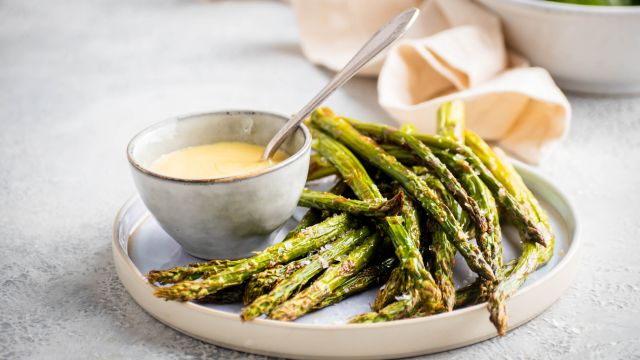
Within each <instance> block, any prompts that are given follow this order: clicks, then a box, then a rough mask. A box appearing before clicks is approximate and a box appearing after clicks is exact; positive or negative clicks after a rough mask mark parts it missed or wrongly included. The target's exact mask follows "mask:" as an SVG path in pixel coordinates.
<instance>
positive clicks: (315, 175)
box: [307, 154, 337, 181]
mask: <svg viewBox="0 0 640 360" xmlns="http://www.w3.org/2000/svg"><path fill="white" fill-rule="evenodd" d="M336 173H337V171H336V168H334V167H333V165H331V163H330V162H328V161H327V159H325V158H323V157H322V156H320V155H318V154H313V155H311V158H310V159H309V172H308V174H307V181H313V180H317V179H322V178H323V177H326V176H329V175H335V174H336Z"/></svg>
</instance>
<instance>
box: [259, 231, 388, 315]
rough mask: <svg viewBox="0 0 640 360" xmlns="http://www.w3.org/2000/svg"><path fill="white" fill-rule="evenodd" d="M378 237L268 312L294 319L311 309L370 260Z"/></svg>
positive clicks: (369, 238) (364, 242)
mask: <svg viewBox="0 0 640 360" xmlns="http://www.w3.org/2000/svg"><path fill="white" fill-rule="evenodd" d="M378 242H379V237H378V235H377V234H373V235H371V236H369V237H368V238H367V239H365V240H364V241H363V242H362V243H361V244H360V245H358V247H356V248H355V249H353V251H351V252H350V253H349V255H347V256H346V257H344V258H343V259H341V260H340V262H338V263H336V264H334V265H331V266H330V267H329V268H328V269H327V270H326V271H325V272H324V273H323V274H322V276H320V278H319V279H317V280H316V281H314V282H313V283H312V284H311V285H310V286H309V287H307V288H306V289H304V290H303V291H301V292H299V293H298V294H297V295H296V296H294V297H293V298H292V299H290V300H288V301H286V302H284V303H282V304H280V305H279V306H278V307H276V308H275V309H273V311H272V312H271V313H270V314H269V317H270V318H271V319H275V320H287V321H291V320H295V319H297V318H299V317H300V316H302V315H304V314H306V313H308V312H309V311H311V310H313V308H315V306H316V305H318V304H319V303H320V302H322V300H324V299H325V298H326V297H327V296H329V295H330V294H331V292H333V291H334V290H335V289H337V288H338V287H339V286H340V285H342V284H344V283H345V281H347V279H349V278H350V277H352V276H354V275H355V274H356V273H358V272H359V271H360V270H362V269H363V268H364V267H365V266H366V265H367V264H368V263H369V261H370V260H371V258H372V257H373V254H374V250H375V248H376V245H378Z"/></svg>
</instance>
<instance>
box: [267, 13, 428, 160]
mask: <svg viewBox="0 0 640 360" xmlns="http://www.w3.org/2000/svg"><path fill="white" fill-rule="evenodd" d="M419 13H420V10H418V9H416V8H410V9H407V10H405V11H403V12H402V13H400V14H399V15H397V16H396V17H394V18H393V19H391V21H389V22H388V23H386V24H385V25H384V26H383V27H381V28H380V30H378V31H377V32H376V33H375V34H374V35H373V36H372V37H371V39H369V41H367V42H366V43H365V44H364V45H363V46H362V48H360V50H359V51H358V52H357V53H356V54H355V55H354V56H353V58H351V60H349V62H348V63H347V65H345V66H344V68H342V70H340V71H339V72H338V73H337V74H336V75H335V76H334V77H333V79H331V81H330V82H329V83H328V84H327V85H325V87H324V88H322V90H321V91H320V92H319V93H318V94H317V95H316V96H315V97H314V98H313V99H311V101H310V102H309V103H308V104H307V105H305V107H303V108H302V109H301V110H300V111H299V112H298V113H297V114H295V115H293V116H292V117H291V119H290V120H289V121H287V123H286V124H284V126H283V127H282V128H281V129H280V130H279V131H278V132H277V133H276V134H275V136H274V137H273V138H272V139H271V140H270V141H269V143H268V144H267V147H266V148H265V149H264V153H262V160H267V159H269V158H270V157H271V155H273V153H275V152H276V150H278V148H279V147H280V145H282V142H284V140H285V139H286V138H287V137H288V136H289V135H291V133H293V131H295V129H296V128H297V127H298V125H299V124H300V122H302V121H303V120H304V119H306V118H307V116H309V114H311V112H312V111H313V110H314V109H315V108H317V107H318V106H319V105H320V104H321V103H322V102H323V101H324V100H325V99H326V98H327V97H329V95H331V94H332V93H333V92H334V91H335V90H337V89H338V88H339V87H341V86H342V85H344V83H346V82H347V81H349V79H351V78H352V77H353V76H354V75H355V74H356V73H357V72H358V70H360V68H362V67H363V66H364V65H366V64H367V63H368V62H369V61H370V60H371V59H372V58H373V57H375V56H376V55H378V54H379V53H380V52H381V51H382V50H384V49H386V48H387V47H388V46H389V45H391V44H392V43H393V42H394V41H395V40H397V39H398V38H399V37H400V36H402V35H403V34H404V33H405V32H406V31H407V30H408V29H409V28H410V27H411V25H412V24H413V22H414V21H415V20H416V18H417V17H418V14H419Z"/></svg>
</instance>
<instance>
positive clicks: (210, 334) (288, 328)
mask: <svg viewBox="0 0 640 360" xmlns="http://www.w3.org/2000/svg"><path fill="white" fill-rule="evenodd" d="M516 165H517V169H518V171H519V172H520V173H521V174H522V176H523V178H524V180H525V181H526V183H527V185H528V186H529V187H530V188H531V190H532V191H533V192H534V193H535V194H536V196H537V197H538V199H539V200H540V201H541V203H542V205H543V206H544V207H545V208H546V209H547V211H548V212H549V215H550V218H551V222H552V226H553V227H554V229H555V232H556V234H557V240H556V246H555V255H554V257H553V259H552V260H551V262H550V263H549V264H548V265H547V266H545V267H543V268H542V269H540V270H538V271H536V272H535V273H534V274H532V275H531V276H530V277H529V280H528V281H527V282H526V283H525V285H524V287H523V288H522V289H520V291H518V292H517V293H516V294H515V295H514V296H513V297H512V298H511V300H510V301H509V322H510V327H511V328H512V329H513V328H515V327H517V326H519V325H521V324H523V323H525V322H527V321H528V320H530V319H532V318H533V317H535V316H536V315H538V314H540V313H541V312H543V311H544V310H545V309H546V308H547V307H549V306H550V305H551V304H552V303H553V302H554V301H555V300H556V299H558V298H559V297H560V295H561V294H562V292H563V291H564V290H565V289H566V288H567V287H568V286H569V284H570V283H571V280H572V279H573V277H574V274H575V271H576V263H577V262H576V256H575V254H576V251H577V248H578V237H577V223H576V217H575V213H574V210H573V208H572V207H571V204H570V203H569V201H568V200H567V198H566V197H565V196H564V195H563V194H562V193H561V192H560V191H559V190H558V189H557V188H556V187H555V186H554V185H552V184H551V183H550V182H549V181H548V180H546V179H544V178H543V177H542V176H541V175H539V174H537V173H536V172H535V171H533V170H532V169H531V168H529V167H526V166H524V165H521V164H516ZM294 225H295V221H294V220H293V219H292V220H291V221H289V223H288V224H286V225H285V227H284V228H283V229H282V230H281V232H280V234H278V236H275V238H276V239H277V240H279V239H281V238H282V237H283V236H284V234H285V233H286V231H287V229H288V228H290V227H292V226H294ZM504 236H505V240H504V248H505V252H504V257H505V260H509V259H512V258H515V257H517V254H518V253H519V251H520V249H519V247H520V242H519V239H518V236H517V232H516V231H515V230H514V229H513V228H512V227H509V226H506V227H505V229H504ZM112 246H113V256H114V261H115V265H116V269H117V271H118V275H119V277H120V279H121V281H122V283H123V284H124V286H125V288H126V289H127V291H129V293H130V294H131V296H132V297H133V298H134V299H135V301H136V302H138V304H140V306H142V307H143V308H144V309H145V310H146V311H147V312H149V314H151V315H152V316H154V317H155V318H156V319H158V320H160V321H161V322H163V323H165V324H166V325H168V326H171V327H172V328H174V329H176V330H178V331H180V332H183V333H185V334H187V335H190V336H192V337H195V338H198V339H201V340H203V341H206V342H210V343H213V344H216V345H220V346H223V347H227V348H231V349H236V350H242V351H246V352H251V353H257V354H265V355H273V356H284V357H290V358H351V359H358V358H360V359H365V358H366V359H371V358H393V357H405V356H412V355H419V354H428V353H433V352H438V351H443V350H448V349H453V348H456V347H461V346H465V345H469V344H472V343H476V342H479V341H483V340H486V339H489V338H491V337H494V336H496V330H495V328H494V327H493V325H491V323H490V322H489V319H488V318H489V316H488V313H487V310H486V306H485V304H479V305H474V306H470V307H467V308H464V309H459V310H455V311H453V312H450V313H444V314H439V315H434V316H430V317H424V318H418V319H407V320H400V321H393V322H388V323H378V324H358V325H354V324H346V323H345V322H346V320H347V319H348V318H350V317H351V316H353V315H356V314H359V313H362V312H366V311H369V304H370V303H371V302H372V300H373V298H374V296H375V291H376V290H375V289H373V290H370V291H368V292H365V293H363V294H360V295H357V296H354V297H352V298H349V299H346V300H344V301H342V302H341V303H339V304H337V305H334V306H331V307H328V308H325V309H323V310H321V311H318V312H315V313H312V314H309V315H307V316H304V317H302V318H301V319H298V320H297V321H295V322H279V321H273V320H268V319H256V320H254V321H249V322H241V321H240V318H239V316H238V315H239V311H240V309H241V306H240V305H239V304H238V305H201V304H196V303H193V302H187V303H180V302H175V301H164V300H161V299H158V298H156V297H154V296H153V287H152V286H151V285H150V284H148V283H147V281H146V280H145V278H144V276H143V274H145V273H146V272H148V271H149V270H151V269H163V268H168V267H173V266H178V265H182V264H185V263H189V262H193V261H194V260H195V259H194V258H193V257H191V256H189V255H188V254H187V253H185V252H184V251H183V250H182V249H181V248H180V246H179V245H178V244H177V243H176V242H175V241H174V240H173V239H171V237H169V236H168V235H167V234H166V233H165V232H164V231H163V230H162V229H161V228H160V227H159V226H158V224H157V222H156V221H155V219H154V218H153V217H152V216H151V215H150V214H149V212H148V210H147V209H146V208H145V206H144V204H143V203H142V201H141V200H140V198H139V197H138V196H134V197H133V198H131V199H130V200H129V201H127V203H126V204H125V205H124V206H123V208H122V209H121V210H120V212H119V213H118V215H117V216H116V220H115V224H114V236H113V244H112ZM455 276H456V282H457V283H458V285H460V284H461V283H466V282H470V281H472V279H473V277H474V275H473V273H471V272H470V270H469V269H468V268H467V267H466V265H465V264H464V261H463V260H462V259H457V261H456V268H455Z"/></svg>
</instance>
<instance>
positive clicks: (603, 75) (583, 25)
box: [476, 0, 640, 94]
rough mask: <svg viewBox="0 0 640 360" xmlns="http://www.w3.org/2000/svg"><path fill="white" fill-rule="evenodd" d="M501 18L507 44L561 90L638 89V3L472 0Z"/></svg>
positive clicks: (625, 90) (630, 90) (639, 64)
mask: <svg viewBox="0 0 640 360" xmlns="http://www.w3.org/2000/svg"><path fill="white" fill-rule="evenodd" d="M476 1H477V2H479V3H481V4H483V5H484V6H485V7H487V8H489V9H490V10H492V11H493V12H494V13H496V14H497V15H499V16H500V18H501V19H502V22H503V26H504V30H505V35H506V39H507V44H508V45H509V46H510V47H511V48H512V49H514V50H515V51H516V52H518V53H521V54H522V55H524V56H525V57H527V58H528V59H529V60H530V61H531V63H532V65H534V66H540V67H543V68H546V69H547V70H549V72H550V73H551V75H552V76H553V78H554V79H555V80H556V81H557V83H558V85H560V87H561V88H563V89H566V90H573V91H578V92H588V93H604V94H616V93H618V94H621V93H634V92H640V6H587V5H574V4H564V3H556V2H551V1H545V0H476Z"/></svg>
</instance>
